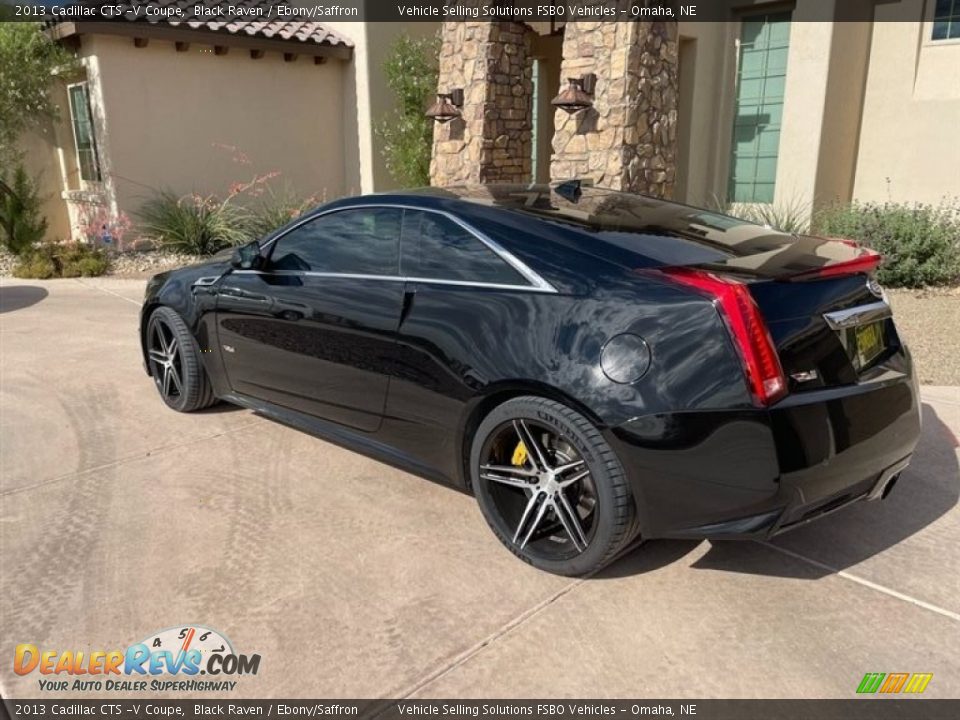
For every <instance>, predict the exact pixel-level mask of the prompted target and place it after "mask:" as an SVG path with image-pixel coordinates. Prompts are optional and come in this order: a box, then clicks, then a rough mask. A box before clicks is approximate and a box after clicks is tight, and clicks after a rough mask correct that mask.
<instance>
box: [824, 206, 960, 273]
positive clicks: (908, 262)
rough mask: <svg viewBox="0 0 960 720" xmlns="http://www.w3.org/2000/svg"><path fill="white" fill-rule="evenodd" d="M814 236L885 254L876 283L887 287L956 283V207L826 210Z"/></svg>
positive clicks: (959, 249) (959, 224) (959, 226)
mask: <svg viewBox="0 0 960 720" xmlns="http://www.w3.org/2000/svg"><path fill="white" fill-rule="evenodd" d="M814 232H815V233H816V234H817V235H824V236H828V237H844V238H850V239H852V240H856V241H857V242H859V243H862V244H863V245H866V246H867V247H871V248H873V249H874V250H876V251H877V252H879V253H881V254H883V256H884V258H885V259H884V262H883V264H882V265H881V266H880V269H879V270H878V272H877V279H878V280H879V281H880V282H881V283H883V284H884V285H888V286H890V287H912V288H915V287H925V286H928V285H949V284H952V283H955V282H957V281H958V280H960V203H958V202H957V201H953V202H948V201H944V202H941V203H940V204H939V205H926V204H913V205H908V204H901V203H882V204H879V203H854V204H852V205H837V206H834V207H831V208H827V209H825V210H823V211H821V212H819V213H817V215H816V216H815V218H814Z"/></svg>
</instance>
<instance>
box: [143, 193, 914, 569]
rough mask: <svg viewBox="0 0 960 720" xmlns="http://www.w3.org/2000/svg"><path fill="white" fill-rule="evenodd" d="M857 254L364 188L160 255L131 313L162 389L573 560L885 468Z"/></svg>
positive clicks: (739, 525) (764, 524)
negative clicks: (418, 484)
mask: <svg viewBox="0 0 960 720" xmlns="http://www.w3.org/2000/svg"><path fill="white" fill-rule="evenodd" d="M879 260H880V258H879V256H878V255H876V254H875V253H872V252H871V251H869V250H865V249H863V248H859V247H857V246H856V245H854V244H853V243H850V242H848V241H837V240H828V239H823V238H814V237H807V236H794V235H787V234H783V233H779V232H775V231H773V230H770V229H768V228H764V227H760V226H757V225H753V224H750V223H745V222H743V221H741V220H737V219H734V218H731V217H727V216H724V215H718V214H716V213H713V212H708V211H705V210H701V209H698V208H694V207H689V206H685V205H679V204H675V203H669V202H664V201H661V200H655V199H652V198H648V197H642V196H637V195H629V194H625V193H618V192H613V191H609V190H601V189H598V188H592V187H588V186H585V185H582V184H581V183H579V182H577V181H571V182H567V183H562V184H559V185H555V186H552V187H548V186H545V185H533V186H519V185H518V186H503V185H501V186H485V187H479V186H477V187H458V188H448V189H444V190H437V189H432V190H422V191H413V192H404V193H393V194H383V195H371V196H365V197H357V198H350V199H345V200H339V201H337V202H334V203H330V204H328V205H325V206H323V207H320V208H318V209H316V210H314V211H312V212H310V213H308V214H306V215H305V216H303V217H301V218H299V219H297V220H295V221H294V222H292V223H290V224H289V225H287V226H286V227H284V228H282V229H280V230H278V231H277V232H275V233H273V234H271V235H270V236H268V237H266V238H264V239H263V240H262V241H260V242H258V243H251V244H249V245H246V246H243V247H241V248H238V249H237V250H235V251H233V253H232V255H230V254H227V255H224V256H217V257H214V258H213V259H211V260H210V261H209V262H205V263H202V264H200V265H194V266H192V267H187V268H182V269H180V270H176V271H173V272H168V273H162V274H160V275H157V276H155V277H154V278H153V279H152V280H151V281H150V283H149V285H148V286H147V293H146V302H145V303H144V306H143V315H142V319H141V327H140V334H141V341H142V345H143V356H144V360H145V364H146V368H147V372H148V373H149V374H150V375H151V376H152V377H153V379H154V380H155V383H156V387H157V389H158V390H159V391H160V395H161V397H162V398H163V400H164V401H165V402H166V404H167V405H169V406H170V407H171V408H173V409H175V410H179V411H182V412H188V411H191V410H197V409H199V408H203V407H206V406H208V405H210V404H211V403H214V402H216V401H217V400H225V401H228V402H232V403H237V404H239V405H243V406H246V407H248V408H253V409H254V410H256V411H258V412H260V413H262V414H264V415H266V416H269V417H272V418H275V419H278V420H281V421H283V422H286V423H288V424H291V425H294V426H296V427H299V428H302V429H305V430H307V431H309V432H312V433H315V434H317V435H319V436H322V437H324V438H327V439H329V440H332V441H333V442H336V443H339V444H342V445H345V446H347V447H349V448H352V449H355V450H358V451H360V452H363V453H366V454H368V455H372V456H374V457H377V458H379V459H381V460H385V461H387V462H390V463H392V464H395V465H397V466H400V467H403V468H406V469H409V470H411V471H412V472H415V473H418V474H420V475H423V476H427V477H430V478H433V479H438V480H442V481H445V482H448V483H450V484H452V485H455V486H458V487H460V488H462V489H465V490H467V491H469V492H471V493H473V494H474V495H475V496H476V498H477V500H478V502H479V505H480V509H481V511H482V512H483V515H484V517H485V518H486V520H487V522H488V523H489V525H490V527H491V528H492V529H493V532H494V533H495V534H496V536H497V537H498V538H499V539H500V541H501V542H502V543H503V544H504V545H505V546H506V547H507V548H509V549H510V550H511V551H512V552H513V553H515V554H516V555H517V556H519V557H520V558H522V559H524V560H526V561H527V562H529V563H531V564H533V565H535V566H536V567H538V568H542V569H544V570H548V571H550V572H555V573H562V574H566V575H580V574H584V573H588V572H591V571H593V570H595V569H596V568H598V567H600V566H602V565H603V564H604V563H606V562H609V561H610V560H611V559H612V558H613V557H615V556H616V554H617V553H618V552H619V551H620V550H621V549H623V548H624V547H625V546H626V545H627V544H628V543H631V542H632V541H633V540H635V539H636V538H638V537H642V538H652V537H693V538H703V537H757V536H762V537H766V536H770V535H772V534H774V533H778V532H781V531H783V530H786V529H788V528H791V527H795V526H797V525H799V524H801V523H804V522H806V521H808V520H811V519H813V518H816V517H819V516H822V515H824V514H825V513H828V512H831V511H833V510H836V509H837V508H840V507H842V506H844V505H846V504H847V503H850V502H853V501H855V500H859V499H863V498H867V499H874V498H879V497H883V496H885V495H886V494H887V492H889V491H890V488H891V487H892V486H893V484H894V482H895V481H896V480H897V478H898V477H899V474H900V472H901V471H902V470H903V468H904V467H906V465H907V463H908V462H909V460H910V456H911V453H912V452H913V450H914V447H915V446H916V444H917V440H918V437H919V432H920V415H919V407H918V401H917V392H916V379H915V377H914V373H913V369H912V363H911V360H910V354H909V352H908V351H907V348H906V347H905V346H904V344H903V342H902V341H901V340H900V337H899V336H898V334H897V330H896V328H895V326H894V324H893V320H892V318H891V314H890V307H889V306H888V304H887V302H886V300H885V298H884V295H883V292H882V290H881V289H880V288H879V287H878V286H877V285H876V283H875V282H874V281H873V279H872V278H871V271H872V270H874V269H875V268H876V266H877V264H878V262H879Z"/></svg>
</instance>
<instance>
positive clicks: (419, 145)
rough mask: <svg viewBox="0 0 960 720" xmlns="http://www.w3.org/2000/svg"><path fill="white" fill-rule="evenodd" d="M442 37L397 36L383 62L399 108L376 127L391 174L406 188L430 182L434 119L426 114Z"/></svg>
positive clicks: (432, 90)
mask: <svg viewBox="0 0 960 720" xmlns="http://www.w3.org/2000/svg"><path fill="white" fill-rule="evenodd" d="M439 52H440V45H439V40H438V38H436V37H431V38H421V39H417V40H414V39H412V38H410V37H408V36H406V35H401V36H400V37H399V38H397V41H396V42H395V43H394V45H393V47H392V48H391V51H390V55H389V56H388V57H387V59H386V61H385V62H384V63H383V72H384V75H385V76H386V79H387V85H389V87H390V89H391V90H393V92H394V94H395V95H396V97H397V104H398V107H397V109H396V110H394V111H393V112H392V113H390V114H389V115H388V116H387V117H385V118H384V119H383V120H382V121H381V123H380V124H379V125H378V126H377V128H376V133H377V136H378V137H379V138H380V140H381V141H382V143H383V158H384V161H385V162H386V165H387V171H388V172H389V173H390V175H391V177H393V179H394V180H396V181H397V182H398V183H399V184H400V185H402V186H404V187H419V186H423V185H429V184H430V155H431V153H432V150H433V121H432V120H430V118H428V117H426V116H425V115H424V111H425V110H426V108H427V104H428V102H429V101H430V99H431V98H432V97H433V96H434V94H435V93H436V92H437V76H438V72H439V70H438V67H439Z"/></svg>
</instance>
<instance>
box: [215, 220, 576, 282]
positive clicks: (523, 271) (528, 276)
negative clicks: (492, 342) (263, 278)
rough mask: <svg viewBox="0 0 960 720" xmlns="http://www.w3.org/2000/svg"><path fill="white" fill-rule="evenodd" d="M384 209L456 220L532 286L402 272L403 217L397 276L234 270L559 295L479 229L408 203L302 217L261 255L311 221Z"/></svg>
mask: <svg viewBox="0 0 960 720" xmlns="http://www.w3.org/2000/svg"><path fill="white" fill-rule="evenodd" d="M381 208H392V209H397V210H400V211H401V212H403V211H406V210H411V211H418V212H427V213H433V214H435V215H440V216H442V217H445V218H447V219H448V220H452V221H453V222H454V223H456V224H457V225H459V226H460V227H462V228H463V229H464V230H466V231H467V232H468V233H470V234H471V235H472V236H473V237H475V238H476V239H477V240H479V241H480V242H481V243H483V244H484V245H486V246H487V247H488V248H489V249H490V250H492V251H493V252H494V253H495V254H496V255H498V256H499V257H500V259H501V260H503V261H504V262H506V263H507V264H508V265H510V266H511V267H512V268H513V269H514V270H516V271H517V272H518V273H519V274H520V275H521V276H522V277H523V278H524V279H525V280H526V281H527V282H528V283H529V284H528V285H514V284H502V283H491V282H483V281H478V280H444V279H439V278H428V277H416V276H411V275H403V274H401V272H400V269H401V268H400V259H401V258H402V257H403V216H402V214H401V219H400V237H399V246H398V250H399V254H398V256H397V274H396V275H369V274H365V273H338V272H320V271H315V270H270V269H269V268H268V269H266V270H234V271H233V272H234V273H238V274H247V275H298V276H307V277H333V278H349V279H355V280H386V281H389V282H415V283H423V284H424V285H450V286H458V287H479V288H492V289H500V290H523V291H526V292H541V293H552V294H556V293H557V289H556V288H555V287H553V285H551V284H550V283H549V282H547V281H546V280H544V279H543V277H541V276H540V275H539V274H538V273H537V272H536V271H534V270H532V269H531V268H530V267H529V266H528V265H527V264H526V263H524V262H523V261H522V260H520V259H519V258H517V257H516V256H515V255H514V254H513V253H511V252H510V251H509V250H507V249H506V248H504V247H503V246H502V245H500V244H499V243H498V242H496V241H495V240H493V239H492V238H490V237H489V236H487V235H486V234H484V233H482V232H481V231H479V230H477V229H476V228H475V227H473V226H472V225H470V224H469V223H467V222H465V221H464V220H462V219H460V218H459V217H457V216H456V215H454V214H453V213H450V212H447V211H446V210H438V209H436V208H428V207H421V206H418V205H408V204H404V203H359V204H354V205H344V206H341V207H336V208H330V209H328V210H322V211H320V212H317V213H313V214H311V215H310V216H309V217H304V218H301V219H300V220H298V221H297V222H296V224H294V225H291V226H290V227H288V228H284V229H283V230H281V231H279V232H278V233H277V234H275V235H273V236H272V237H269V238H267V239H266V240H265V241H263V243H262V244H261V246H260V252H261V254H263V255H264V256H265V257H267V258H268V259H269V258H270V256H271V255H272V254H273V248H274V247H275V246H276V243H278V242H279V241H280V240H282V239H283V238H284V237H286V236H287V235H289V234H290V233H292V232H294V231H295V230H297V229H298V228H300V227H301V226H302V225H306V224H307V223H309V222H312V221H314V220H318V219H320V218H322V217H324V216H326V215H332V214H333V213H338V212H345V211H347V210H368V209H370V210H373V209H381Z"/></svg>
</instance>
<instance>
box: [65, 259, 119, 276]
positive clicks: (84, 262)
mask: <svg viewBox="0 0 960 720" xmlns="http://www.w3.org/2000/svg"><path fill="white" fill-rule="evenodd" d="M75 267H76V268H77V270H78V271H79V272H80V274H81V275H82V276H83V277H97V276H99V275H103V274H104V273H106V272H107V270H109V269H110V259H109V258H108V257H106V256H105V255H98V256H94V255H90V256H87V257H85V258H81V259H80V260H78V261H77V263H76V266H75ZM64 277H66V275H64Z"/></svg>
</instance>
